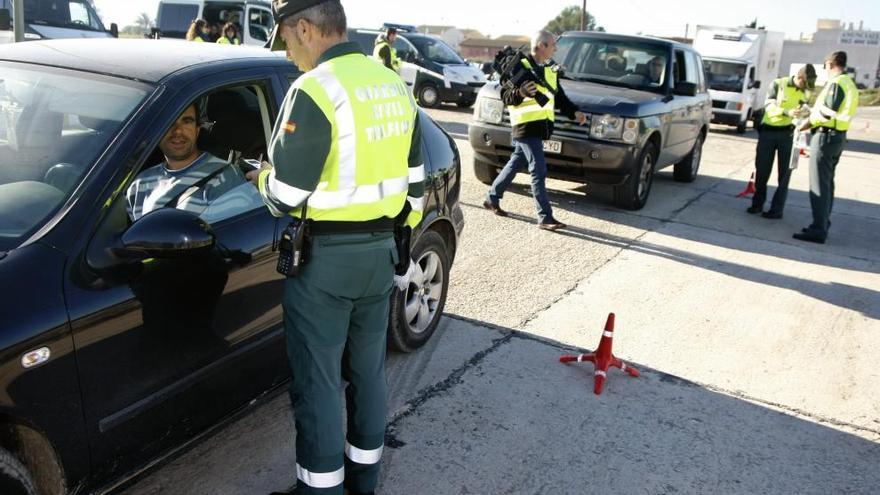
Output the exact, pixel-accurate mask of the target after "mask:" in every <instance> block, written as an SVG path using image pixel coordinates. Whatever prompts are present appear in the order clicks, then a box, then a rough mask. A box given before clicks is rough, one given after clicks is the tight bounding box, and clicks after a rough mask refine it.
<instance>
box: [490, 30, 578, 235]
mask: <svg viewBox="0 0 880 495" xmlns="http://www.w3.org/2000/svg"><path fill="white" fill-rule="evenodd" d="M554 53H556V37H555V36H554V35H552V34H550V33H548V32H546V31H541V32H539V33H538V34H537V36H535V37H534V39H532V53H531V54H530V55H528V56H526V57H525V58H524V59H522V65H523V67H525V68H526V69H530V70H532V71H533V72H534V73H535V74H536V75H537V76H538V79H539V82H537V83H536V82H535V81H531V80H529V81H526V82H524V83H522V84H521V85H520V86H519V87H518V88H508V87H502V90H501V99H502V100H504V103H505V104H507V106H508V112H509V113H510V122H511V124H512V125H513V132H512V133H511V137H512V138H513V145H514V149H513V154H512V155H511V156H510V161H508V162H507V165H505V166H504V169H503V170H502V171H501V173H500V174H498V177H497V178H496V179H495V182H493V183H492V187H491V188H490V189H489V195H488V197H487V199H486V201H484V202H483V207H484V208H486V209H487V210H490V211H492V212H493V213H495V214H496V215H498V216H502V217H504V216H507V212H505V211H504V210H502V209H501V206H500V205H499V201H501V198H502V196H504V191H506V190H507V188H508V187H510V184H511V183H512V182H513V179H514V177H515V176H516V173H517V172H519V171H522V170H524V169H528V171H529V174H531V176H532V196H534V198H535V205H536V207H537V209H538V228H540V229H543V230H550V231H553V230H557V229H561V228H563V227H565V224H563V223H561V222H559V221H557V220H556V219H555V218H553V210H552V208H551V207H550V201H549V200H548V199H547V190H546V188H545V186H544V181H545V180H546V178H547V162H546V160H545V159H544V147H543V141H544V140H545V139H548V138H549V137H550V135H551V134H552V133H553V120H554V118H555V112H554V109H557V108H558V109H559V111H560V112H562V113H563V114H565V115H566V116H567V117H568V118H571V119H576V120H577V122H578V123H579V124H580V125H584V124H586V122H587V117H586V115H584V114H583V113H582V112H580V111H578V109H577V107H576V106H575V105H574V104H573V103H572V102H571V100H569V99H568V97H566V96H565V92H564V91H562V87H561V86H560V85H559V82H558V80H557V75H556V71H555V70H554V69H553V68H552V64H550V63H548V62H549V61H550V60H551V59H552V58H553V54H554ZM538 92H540V93H541V94H543V95H544V96H546V97H547V99H548V101H547V103H546V104H544V105H543V106H542V105H541V104H540V103H538V101H537V100H536V99H535V95H536V94H537V93H538Z"/></svg>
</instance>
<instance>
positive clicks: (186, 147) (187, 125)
mask: <svg viewBox="0 0 880 495" xmlns="http://www.w3.org/2000/svg"><path fill="white" fill-rule="evenodd" d="M198 137H199V127H198V120H197V118H196V107H195V106H194V105H190V106H189V108H187V109H186V110H184V112H183V113H182V114H180V116H179V117H178V118H177V121H176V122H174V124H173V125H172V126H171V129H169V130H168V132H167V133H166V134H165V137H164V138H162V142H161V143H159V149H161V150H162V153H163V154H164V155H165V159H166V160H168V161H169V162H170V161H184V160H187V159H189V158H192V157H193V155H195V154H196V139H197V138H198Z"/></svg>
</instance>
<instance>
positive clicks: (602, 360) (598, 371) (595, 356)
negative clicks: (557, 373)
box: [559, 313, 639, 395]
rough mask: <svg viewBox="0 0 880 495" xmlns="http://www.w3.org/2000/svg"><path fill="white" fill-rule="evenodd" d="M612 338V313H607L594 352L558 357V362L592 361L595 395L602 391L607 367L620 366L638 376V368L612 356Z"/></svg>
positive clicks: (630, 373)
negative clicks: (606, 318) (603, 329)
mask: <svg viewBox="0 0 880 495" xmlns="http://www.w3.org/2000/svg"><path fill="white" fill-rule="evenodd" d="M613 338H614V313H608V320H607V321H605V331H603V332H602V338H601V339H599V347H598V348H597V349H596V352H590V353H587V354H579V355H577V356H572V355H565V356H562V357H560V358H559V362H560V363H571V362H578V363H582V362H584V361H588V362H591V363H593V365H594V366H595V371H594V372H593V392H594V393H595V394H596V395H599V394H601V393H602V386H603V385H605V378H606V377H607V375H608V368H609V367H613V368H620V370H621V371H625V372H626V373H629V375H630V376H634V377H635V376H639V370H637V369H635V368H633V367H632V366H627V365H626V363H624V362H623V361H621V360H620V359H617V358H616V357H614V354H613V353H612V351H611V347H612V339H613Z"/></svg>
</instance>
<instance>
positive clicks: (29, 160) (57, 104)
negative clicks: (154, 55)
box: [0, 62, 150, 251]
mask: <svg viewBox="0 0 880 495" xmlns="http://www.w3.org/2000/svg"><path fill="white" fill-rule="evenodd" d="M149 91H150V87H149V86H146V85H142V84H139V83H134V82H129V81H126V80H123V79H117V78H110V77H103V76H96V75H91V74H86V73H80V72H74V71H68V70H62V69H49V68H46V67H39V68H34V67H32V66H27V65H23V64H15V63H9V62H0V250H3V251H5V250H8V249H10V248H12V247H15V246H16V245H17V244H18V243H19V242H22V241H24V240H26V239H25V237H26V236H27V235H29V234H30V233H31V232H33V231H35V230H36V229H39V228H40V227H41V226H42V225H43V224H44V223H45V221H46V220H47V219H48V218H50V216H51V215H52V214H53V213H54V212H55V211H56V210H57V209H58V208H59V207H60V206H61V205H62V204H63V203H64V201H65V200H66V199H67V198H68V197H69V196H70V195H71V193H72V192H73V190H74V189H76V187H77V186H78V185H79V183H80V182H81V181H82V178H83V176H84V175H85V174H86V172H87V171H88V170H89V169H90V168H91V166H92V165H93V164H94V163H95V161H96V160H97V158H98V157H99V156H100V155H101V153H102V152H103V151H104V149H105V148H106V147H107V144H108V143H109V142H110V140H111V139H112V138H113V136H115V135H116V133H117V131H118V130H119V129H120V127H121V126H122V124H123V122H125V121H126V120H127V119H128V116H129V115H130V114H131V113H132V111H133V110H134V109H135V108H136V107H137V106H138V104H139V103H140V102H141V101H143V100H144V98H145V97H146V95H147V93H148V92H149Z"/></svg>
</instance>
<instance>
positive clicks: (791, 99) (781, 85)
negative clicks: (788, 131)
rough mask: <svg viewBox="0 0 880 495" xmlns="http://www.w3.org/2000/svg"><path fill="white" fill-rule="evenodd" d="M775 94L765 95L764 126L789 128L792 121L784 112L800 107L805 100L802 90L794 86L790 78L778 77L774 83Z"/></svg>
mask: <svg viewBox="0 0 880 495" xmlns="http://www.w3.org/2000/svg"><path fill="white" fill-rule="evenodd" d="M774 82H775V83H776V88H777V90H776V94H773V95H770V94H768V95H767V100H766V102H765V104H764V109H765V110H764V119H763V122H762V123H763V124H764V125H770V126H774V127H787V126H790V125H791V124H792V122H793V120H794V119H792V118H791V116H789V115H787V114H786V112H787V111H790V110H794V109H795V108H797V107H798V106H800V105H801V102H805V101H806V100H807V97H806V94H805V93H804V91H803V90H800V89H798V87H797V86H795V85H794V84H793V83H792V81H791V78H790V77H780V78H779V79H777V80H776V81H774Z"/></svg>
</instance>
